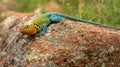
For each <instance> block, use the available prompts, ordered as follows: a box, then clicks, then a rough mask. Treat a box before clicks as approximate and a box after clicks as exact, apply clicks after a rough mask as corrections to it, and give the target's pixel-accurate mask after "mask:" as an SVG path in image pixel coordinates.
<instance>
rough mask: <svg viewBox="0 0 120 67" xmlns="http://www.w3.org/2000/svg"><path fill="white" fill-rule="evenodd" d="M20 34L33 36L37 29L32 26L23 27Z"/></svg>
mask: <svg viewBox="0 0 120 67" xmlns="http://www.w3.org/2000/svg"><path fill="white" fill-rule="evenodd" d="M20 32H22V33H23V34H27V35H33V34H36V33H37V29H36V28H35V27H34V26H32V25H23V26H21V27H20Z"/></svg>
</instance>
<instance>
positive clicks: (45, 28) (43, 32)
mask: <svg viewBox="0 0 120 67" xmlns="http://www.w3.org/2000/svg"><path fill="white" fill-rule="evenodd" d="M46 31H47V24H43V25H42V26H41V27H40V28H39V29H38V33H37V34H36V35H35V36H41V35H44V34H45V33H46Z"/></svg>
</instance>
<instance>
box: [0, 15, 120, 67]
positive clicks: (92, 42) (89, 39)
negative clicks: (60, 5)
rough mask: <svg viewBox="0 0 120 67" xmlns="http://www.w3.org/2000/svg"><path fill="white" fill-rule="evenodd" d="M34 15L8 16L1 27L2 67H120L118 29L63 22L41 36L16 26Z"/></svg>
mask: <svg viewBox="0 0 120 67" xmlns="http://www.w3.org/2000/svg"><path fill="white" fill-rule="evenodd" d="M36 16H37V15H33V14H32V15H31V14H28V15H27V14H26V15H25V14H23V15H22V14H21V15H15V16H14V14H13V15H12V16H9V17H7V18H6V19H5V20H4V21H3V22H2V23H1V24H0V58H1V60H0V65H1V66H4V67H18V66H22V67H24V66H28V67H42V66H43V67H101V66H102V67H113V66H114V67H119V66H120V30H115V29H109V28H103V27H99V26H94V25H90V24H85V23H81V22H76V21H71V20H66V21H65V22H64V23H55V24H51V25H50V26H49V27H48V29H47V32H46V33H45V35H43V36H40V37H35V36H29V35H21V34H20V32H19V27H20V26H22V24H23V23H26V22H27V21H30V20H33V19H34V17H36Z"/></svg>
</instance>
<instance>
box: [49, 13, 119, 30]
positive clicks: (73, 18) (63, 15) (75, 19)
mask: <svg viewBox="0 0 120 67" xmlns="http://www.w3.org/2000/svg"><path fill="white" fill-rule="evenodd" d="M50 14H54V15H59V16H61V17H64V18H66V19H69V20H74V21H78V22H83V23H88V24H93V25H97V26H101V27H106V28H112V29H117V30H120V28H116V27H113V26H108V25H103V24H99V23H96V22H91V21H88V20H82V19H80V18H76V17H73V16H69V15H65V14H61V13H56V12H50Z"/></svg>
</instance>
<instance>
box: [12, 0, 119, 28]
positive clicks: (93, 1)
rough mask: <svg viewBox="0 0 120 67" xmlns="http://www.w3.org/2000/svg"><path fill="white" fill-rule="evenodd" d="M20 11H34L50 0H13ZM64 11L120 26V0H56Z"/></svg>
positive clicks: (83, 17)
mask: <svg viewBox="0 0 120 67" xmlns="http://www.w3.org/2000/svg"><path fill="white" fill-rule="evenodd" d="M13 1H15V2H17V3H18V4H19V7H17V8H16V10H17V11H20V12H32V11H34V10H35V9H36V8H37V7H38V6H40V5H45V4H47V3H48V2H50V0H13ZM54 1H55V2H57V3H58V4H59V5H60V6H61V8H62V9H63V11H62V13H65V14H69V15H72V16H76V17H80V18H82V19H87V20H91V21H95V22H99V23H103V24H107V25H112V26H115V27H119V28H120V0H54Z"/></svg>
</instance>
